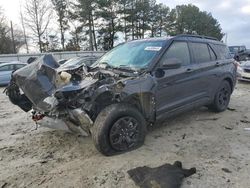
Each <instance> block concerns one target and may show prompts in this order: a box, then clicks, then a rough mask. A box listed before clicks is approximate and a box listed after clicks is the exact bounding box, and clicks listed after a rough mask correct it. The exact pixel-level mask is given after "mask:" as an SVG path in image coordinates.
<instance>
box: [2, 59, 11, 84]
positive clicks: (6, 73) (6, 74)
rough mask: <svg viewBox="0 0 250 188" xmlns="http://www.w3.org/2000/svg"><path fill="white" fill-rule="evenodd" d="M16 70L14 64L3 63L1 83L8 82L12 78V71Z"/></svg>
mask: <svg viewBox="0 0 250 188" xmlns="http://www.w3.org/2000/svg"><path fill="white" fill-rule="evenodd" d="M13 70H14V65H13V64H9V65H3V66H1V67H0V84H8V83H9V81H10V78H11V73H12V71H13Z"/></svg>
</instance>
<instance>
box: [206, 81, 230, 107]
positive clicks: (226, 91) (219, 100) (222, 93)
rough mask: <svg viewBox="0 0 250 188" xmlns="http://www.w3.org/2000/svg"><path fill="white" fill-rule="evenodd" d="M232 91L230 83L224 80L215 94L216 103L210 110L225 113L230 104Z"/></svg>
mask: <svg viewBox="0 0 250 188" xmlns="http://www.w3.org/2000/svg"><path fill="white" fill-rule="evenodd" d="M231 94H232V89H231V86H230V84H229V82H228V81H226V80H224V81H223V82H222V83H221V85H220V87H219V89H218V91H217V92H216V94H215V97H214V101H213V103H212V104H211V105H209V106H208V108H209V109H210V110H212V111H214V112H223V111H225V110H226V109H227V107H228V104H229V102H230V97H231Z"/></svg>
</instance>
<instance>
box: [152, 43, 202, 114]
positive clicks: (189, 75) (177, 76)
mask: <svg viewBox="0 0 250 188" xmlns="http://www.w3.org/2000/svg"><path fill="white" fill-rule="evenodd" d="M172 58H175V59H178V60H179V61H180V62H181V63H182V66H181V67H180V68H178V69H169V70H164V69H163V68H162V69H163V71H164V76H162V77H160V78H156V80H157V91H156V109H157V119H160V118H161V117H162V116H164V117H166V115H165V113H169V114H171V113H175V112H176V111H179V110H182V109H184V108H186V107H187V108H188V107H191V106H192V105H193V103H195V102H196V101H199V100H200V99H201V98H202V96H203V95H204V94H203V93H201V92H200V89H199V88H200V83H201V82H200V80H199V79H200V78H199V77H198V76H197V75H196V72H195V68H196V65H195V64H194V62H193V59H192V58H191V53H190V49H189V45H188V43H187V42H186V41H174V42H173V43H172V44H171V46H170V47H169V49H168V50H167V51H166V53H165V54H164V55H163V57H162V58H161V60H160V62H159V65H158V66H159V67H158V68H160V69H161V64H162V62H163V60H167V59H172Z"/></svg>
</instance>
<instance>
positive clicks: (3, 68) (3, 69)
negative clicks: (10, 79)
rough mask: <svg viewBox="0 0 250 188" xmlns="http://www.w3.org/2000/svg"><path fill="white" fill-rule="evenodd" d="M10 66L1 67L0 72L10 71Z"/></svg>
mask: <svg viewBox="0 0 250 188" xmlns="http://www.w3.org/2000/svg"><path fill="white" fill-rule="evenodd" d="M10 70H11V69H10V65H4V66H2V67H0V71H10Z"/></svg>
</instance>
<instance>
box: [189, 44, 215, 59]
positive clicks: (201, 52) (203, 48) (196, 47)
mask: <svg viewBox="0 0 250 188" xmlns="http://www.w3.org/2000/svg"><path fill="white" fill-rule="evenodd" d="M190 47H191V49H192V50H193V53H194V58H195V62H197V63H205V62H209V61H211V59H210V53H209V48H208V45H207V44H205V43H190Z"/></svg>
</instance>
